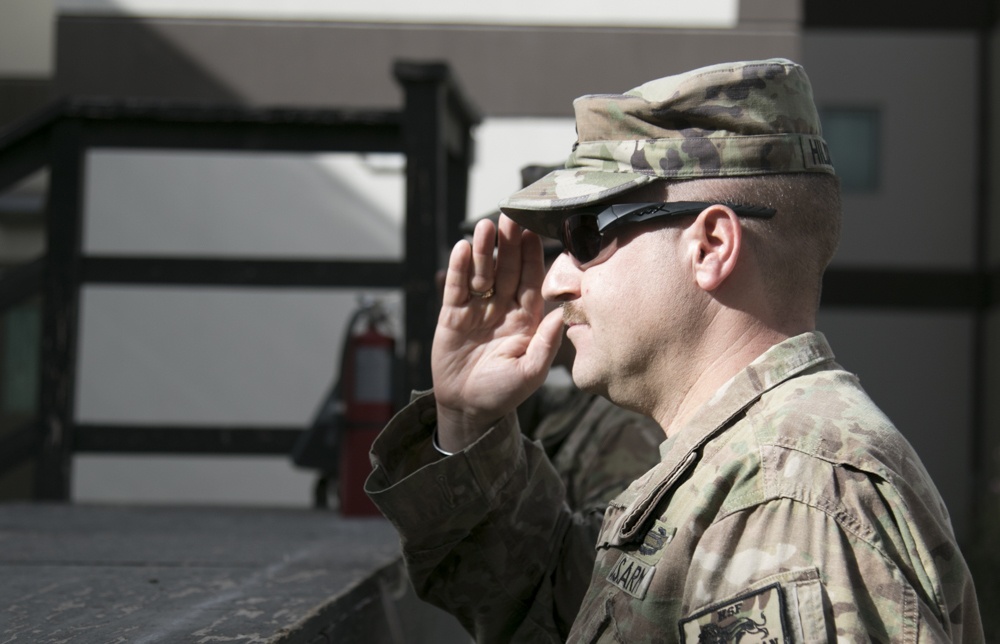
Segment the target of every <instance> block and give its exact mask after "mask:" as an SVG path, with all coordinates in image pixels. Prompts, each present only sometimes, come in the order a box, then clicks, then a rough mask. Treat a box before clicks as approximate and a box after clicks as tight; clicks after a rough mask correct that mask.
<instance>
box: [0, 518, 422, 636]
mask: <svg viewBox="0 0 1000 644" xmlns="http://www.w3.org/2000/svg"><path fill="white" fill-rule="evenodd" d="M397 559H398V543H397V537H396V533H395V531H394V530H393V529H392V527H391V526H390V525H389V523H388V522H387V521H385V520H384V519H381V518H378V519H344V518H342V517H339V516H337V515H335V514H332V513H324V512H315V511H308V510H301V511H299V510H272V509H266V510H264V509H249V508H246V509H235V508H207V507H206V508H179V507H106V506H73V505H59V504H52V505H47V504H38V505H28V504H8V505H0V580H2V582H0V641H3V642H32V643H37V644H44V643H47V642H66V641H72V642H74V643H87V642H102V643H104V642H219V641H225V642H247V643H250V642H311V641H314V640H316V639H317V638H320V640H319V641H324V639H323V638H329V637H332V636H333V635H334V634H336V633H363V634H365V641H366V642H380V641H394V640H396V639H397V638H396V637H395V636H394V635H393V630H394V628H395V630H396V631H397V632H398V630H399V629H398V616H397V615H396V614H395V609H394V607H393V604H392V602H391V601H389V602H386V601H384V599H383V598H384V597H386V596H387V594H389V595H391V594H392V593H393V592H394V589H398V588H399V587H400V584H402V583H404V581H403V579H402V578H401V577H400V576H399V570H398V567H397V563H396V562H397ZM387 607H388V611H387ZM393 624H396V625H397V626H396V627H394V626H393ZM337 641H350V640H344V639H338V640H337Z"/></svg>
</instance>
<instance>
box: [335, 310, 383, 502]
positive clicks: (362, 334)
mask: <svg viewBox="0 0 1000 644" xmlns="http://www.w3.org/2000/svg"><path fill="white" fill-rule="evenodd" d="M357 318H359V319H356V320H355V323H354V324H352V325H351V328H349V329H348V330H347V333H348V338H347V341H346V343H345V347H344V351H345V354H344V356H343V365H344V370H343V373H341V379H342V380H341V387H342V389H341V392H342V394H343V397H344V431H343V437H342V441H341V448H340V468H339V470H340V476H339V485H338V494H339V498H340V511H341V514H343V515H345V516H363V515H374V514H378V513H379V512H378V509H376V507H375V505H374V504H373V503H372V502H371V499H369V498H368V496H367V495H366V494H365V491H364V485H365V480H366V479H367V478H368V475H369V474H370V473H371V462H370V460H369V457H368V452H369V451H370V450H371V446H372V442H374V440H375V438H376V437H377V436H378V434H379V432H380V431H382V428H383V427H385V425H386V423H388V422H389V420H391V419H392V414H393V364H394V362H395V352H396V341H395V339H394V338H393V337H392V336H391V335H390V334H389V333H388V330H387V326H388V319H387V316H386V314H385V311H384V310H383V308H382V306H381V304H379V303H378V302H376V303H374V304H370V305H366V306H365V305H363V307H362V309H361V310H360V311H359V315H358V316H357ZM358 327H360V330H359V328H358Z"/></svg>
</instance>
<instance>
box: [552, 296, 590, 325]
mask: <svg viewBox="0 0 1000 644" xmlns="http://www.w3.org/2000/svg"><path fill="white" fill-rule="evenodd" d="M559 306H560V308H562V313H563V324H565V325H567V326H568V325H570V324H587V316H586V315H584V314H583V310H581V309H580V306H579V305H578V304H577V303H576V302H563V303H562V304H560V305H559Z"/></svg>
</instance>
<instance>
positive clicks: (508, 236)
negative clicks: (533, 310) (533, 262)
mask: <svg viewBox="0 0 1000 644" xmlns="http://www.w3.org/2000/svg"><path fill="white" fill-rule="evenodd" d="M496 272H497V276H496V277H497V283H496V289H497V297H500V298H503V299H504V300H508V299H511V298H513V297H514V296H515V295H516V294H517V290H518V287H519V285H520V283H521V227H520V226H518V225H517V224H516V223H515V222H514V220H512V219H510V218H509V217H507V216H506V215H500V232H499V234H498V242H497V269H496Z"/></svg>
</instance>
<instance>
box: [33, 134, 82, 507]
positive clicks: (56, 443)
mask: <svg viewBox="0 0 1000 644" xmlns="http://www.w3.org/2000/svg"><path fill="white" fill-rule="evenodd" d="M50 145H51V157H50V158H51V160H52V161H51V166H50V172H51V177H50V185H49V202H48V212H47V218H48V221H47V228H48V230H47V241H48V247H47V255H46V263H45V270H44V271H43V276H42V296H43V299H44V302H43V307H42V352H41V363H42V364H41V367H42V369H41V371H42V373H41V387H40V392H39V431H40V432H41V433H42V443H41V448H40V449H41V451H40V453H39V457H38V467H37V468H36V474H35V496H36V498H38V499H44V500H52V501H67V500H69V498H70V473H71V466H72V452H73V427H74V418H73V412H74V410H73V407H74V400H75V393H76V347H77V333H78V303H79V288H80V283H79V266H80V254H81V248H82V241H81V236H82V234H81V231H82V221H81V220H82V217H83V215H82V211H83V208H82V203H83V164H84V147H83V126H82V123H80V122H79V121H77V120H73V119H66V120H64V121H62V122H60V123H59V124H58V125H56V126H55V128H54V130H53V133H52V139H51V143H50Z"/></svg>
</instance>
